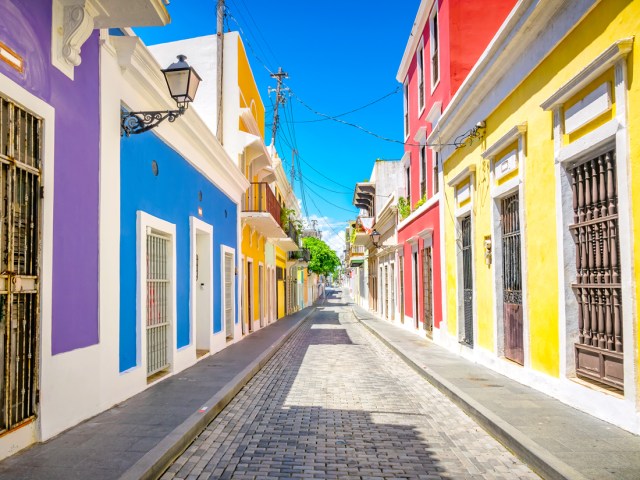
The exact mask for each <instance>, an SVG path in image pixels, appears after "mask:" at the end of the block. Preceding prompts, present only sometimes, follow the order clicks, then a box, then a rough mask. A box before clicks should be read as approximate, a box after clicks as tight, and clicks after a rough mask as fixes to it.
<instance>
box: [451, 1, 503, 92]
mask: <svg viewBox="0 0 640 480" xmlns="http://www.w3.org/2000/svg"><path fill="white" fill-rule="evenodd" d="M450 3H451V7H450V16H451V23H450V26H449V30H450V37H451V40H450V44H449V47H450V49H451V53H450V62H451V89H452V91H453V92H456V91H457V90H458V88H460V85H462V82H464V79H465V78H467V74H468V73H469V72H470V71H471V69H472V68H473V66H474V65H475V64H476V61H477V60H478V58H480V55H482V52H484V50H485V49H486V47H487V45H489V43H490V42H491V39H492V38H493V37H494V35H495V34H496V32H497V31H498V29H499V28H500V26H501V25H502V23H503V22H504V21H505V19H506V18H507V16H508V15H509V12H511V10H512V9H513V7H514V5H515V3H516V0H482V1H481V2H478V1H475V0H450ZM478 19H481V20H480V21H478Z"/></svg>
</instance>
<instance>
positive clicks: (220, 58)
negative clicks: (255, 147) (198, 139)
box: [216, 0, 224, 145]
mask: <svg viewBox="0 0 640 480" xmlns="http://www.w3.org/2000/svg"><path fill="white" fill-rule="evenodd" d="M217 20H218V25H217V43H216V45H217V52H216V53H217V55H216V67H217V68H216V86H217V91H218V95H217V96H218V98H217V100H218V125H217V128H216V138H217V139H218V141H219V142H220V144H221V145H222V142H223V137H222V133H223V132H222V125H223V123H222V116H223V108H222V99H223V97H222V69H223V67H224V65H223V63H224V0H218V8H217Z"/></svg>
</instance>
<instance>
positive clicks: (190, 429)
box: [120, 307, 316, 480]
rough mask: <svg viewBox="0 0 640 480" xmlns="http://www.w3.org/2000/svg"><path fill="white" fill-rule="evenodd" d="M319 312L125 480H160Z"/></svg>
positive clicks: (131, 470)
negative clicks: (255, 376)
mask: <svg viewBox="0 0 640 480" xmlns="http://www.w3.org/2000/svg"><path fill="white" fill-rule="evenodd" d="M315 311H316V307H311V308H310V310H309V312H308V313H307V314H306V315H305V316H304V317H302V319H301V320H300V321H299V322H297V323H296V324H295V325H293V326H292V327H291V328H290V329H289V330H287V331H286V332H285V333H284V334H283V335H282V336H281V337H280V338H279V339H278V340H276V341H275V342H274V343H273V344H272V345H271V346H270V347H269V348H267V349H266V350H265V351H264V352H262V353H261V354H260V355H259V356H258V357H256V358H255V359H254V360H253V361H252V362H251V363H250V364H249V365H247V367H246V368H245V369H244V370H242V371H241V372H240V373H239V374H237V375H236V376H235V377H233V378H232V379H231V380H230V381H229V382H228V383H227V384H226V385H225V386H224V387H223V388H222V389H221V390H220V391H219V392H218V393H216V394H215V395H214V396H213V397H211V398H210V399H209V400H208V401H207V402H205V404H204V406H203V408H207V410H206V411H205V412H202V413H201V412H199V411H198V412H195V413H193V414H191V416H189V418H187V419H186V420H185V421H184V422H182V423H181V424H180V425H178V426H177V427H176V428H175V429H174V430H173V431H172V432H171V433H169V434H168V435H167V436H166V437H164V438H163V439H162V440H161V441H160V443H158V444H157V445H156V446H155V447H153V448H152V449H151V450H150V451H148V452H147V453H146V454H144V456H143V457H142V458H140V460H138V461H137V462H136V463H134V464H133V465H132V466H131V467H130V468H129V469H127V470H126V471H125V472H124V473H123V474H122V476H121V477H120V479H121V480H138V479H145V480H146V479H157V478H159V477H160V476H161V475H162V474H163V473H164V472H165V470H166V469H167V468H169V466H170V465H171V464H172V463H173V461H174V460H175V459H176V458H178V457H179V456H180V455H182V453H183V452H184V451H185V450H186V449H187V448H188V447H189V445H191V443H192V442H193V441H194V440H195V439H196V437H197V436H198V435H200V433H202V432H203V431H204V429H205V428H207V426H208V425H209V424H210V423H211V422H212V421H213V420H214V419H215V418H216V417H217V416H218V414H220V412H221V411H222V410H223V409H224V408H225V407H226V406H227V405H228V404H229V402H231V400H233V398H234V397H235V396H236V395H237V394H238V393H239V392H240V390H242V389H243V388H244V386H245V385H246V384H247V383H248V382H249V380H251V379H252V378H253V376H254V375H255V374H256V373H258V372H259V371H260V370H261V369H262V367H264V365H265V364H266V363H267V362H268V361H269V360H270V359H271V357H273V356H274V355H275V354H276V352H277V351H278V350H279V349H280V347H281V346H282V345H283V344H284V343H285V342H286V341H287V340H288V339H289V338H290V337H291V336H292V335H293V334H294V333H295V331H296V330H297V329H298V328H300V326H301V325H302V324H303V323H304V322H305V321H306V320H307V319H308V318H309V317H310V316H311V315H312V314H313V313H314V312H315Z"/></svg>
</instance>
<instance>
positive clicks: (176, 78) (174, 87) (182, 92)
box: [164, 69, 191, 103]
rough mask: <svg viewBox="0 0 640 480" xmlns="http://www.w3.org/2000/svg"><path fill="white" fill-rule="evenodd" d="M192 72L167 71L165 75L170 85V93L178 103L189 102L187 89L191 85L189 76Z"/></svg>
mask: <svg viewBox="0 0 640 480" xmlns="http://www.w3.org/2000/svg"><path fill="white" fill-rule="evenodd" d="M190 73H191V70H186V69H185V70H174V71H165V72H164V75H165V78H166V79H167V85H169V92H170V94H171V96H172V97H173V99H174V100H175V101H176V102H178V103H181V102H186V101H187V88H188V85H189V74H190Z"/></svg>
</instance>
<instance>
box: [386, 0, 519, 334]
mask: <svg viewBox="0 0 640 480" xmlns="http://www.w3.org/2000/svg"><path fill="white" fill-rule="evenodd" d="M515 3H516V1H515V0H485V1H483V2H474V1H469V0H439V1H438V0H422V1H421V3H420V7H419V9H418V13H417V15H416V18H415V21H414V24H413V28H412V30H411V35H410V36H409V41H408V42H407V45H406V48H405V52H404V55H403V57H402V62H401V64H400V68H399V70H398V74H397V75H396V79H397V80H398V81H399V82H401V83H402V84H403V95H404V119H403V122H404V141H405V153H404V156H403V158H402V162H403V168H404V175H403V179H404V182H405V189H406V193H407V201H408V203H409V206H410V208H411V213H410V214H409V215H408V216H407V217H406V218H404V219H402V220H401V222H400V223H399V225H398V245H399V247H400V248H399V249H398V257H399V258H398V262H399V264H400V265H401V269H400V270H399V273H400V275H399V276H398V282H399V284H398V292H399V295H398V297H399V300H400V307H401V310H400V318H401V321H403V323H404V324H405V325H406V326H409V327H411V328H415V329H417V330H419V331H425V332H426V333H427V334H431V333H432V332H434V331H436V332H437V331H438V329H439V328H440V322H441V320H442V318H443V302H442V299H443V295H442V285H443V283H444V282H443V276H444V274H445V273H444V272H445V270H444V268H443V267H444V266H443V265H442V261H443V260H442V258H443V257H442V255H441V249H440V246H441V243H442V241H443V237H442V236H441V232H442V229H441V227H440V220H441V215H446V214H447V209H446V206H443V205H442V202H441V195H440V193H439V192H440V191H441V190H442V185H441V184H440V182H441V181H442V180H441V177H442V176H441V175H440V173H439V172H440V166H439V165H438V159H437V157H438V154H437V146H435V145H427V144H426V137H427V136H428V135H429V134H430V133H431V131H432V130H433V129H434V128H437V123H438V120H439V118H440V115H441V112H442V111H443V110H444V108H445V107H446V106H447V104H448V103H449V101H450V100H451V98H452V97H453V96H454V95H455V93H456V91H457V90H458V88H459V86H460V85H461V84H462V82H463V81H464V79H465V78H466V76H467V74H468V73H469V72H470V71H471V69H472V68H473V66H474V65H475V63H476V61H477V60H478V58H479V57H480V55H481V54H482V52H483V51H484V50H485V48H486V47H487V45H488V44H489V42H490V41H491V39H492V38H493V36H494V35H495V33H496V32H497V30H498V28H499V27H500V25H502V23H503V22H504V20H505V18H506V17H507V16H508V14H509V12H510V11H511V10H512V8H513V6H514V5H515Z"/></svg>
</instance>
